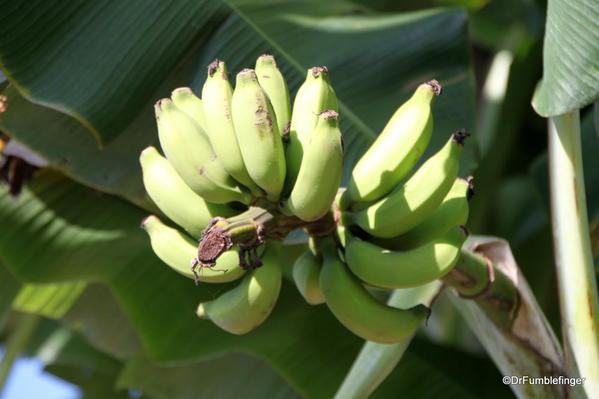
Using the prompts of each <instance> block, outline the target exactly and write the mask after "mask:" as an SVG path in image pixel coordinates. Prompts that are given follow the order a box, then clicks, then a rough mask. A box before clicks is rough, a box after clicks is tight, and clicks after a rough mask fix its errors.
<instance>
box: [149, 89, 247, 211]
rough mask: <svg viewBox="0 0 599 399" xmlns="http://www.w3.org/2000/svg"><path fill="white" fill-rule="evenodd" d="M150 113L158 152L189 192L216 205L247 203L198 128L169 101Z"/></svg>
mask: <svg viewBox="0 0 599 399" xmlns="http://www.w3.org/2000/svg"><path fill="white" fill-rule="evenodd" d="M154 109H155V111H156V120H157V123H158V137H159V139H160V145H161V147H162V150H163V151H164V153H165V155H166V157H167V158H168V160H169V162H170V163H171V165H173V168H174V169H175V170H176V171H177V173H178V174H179V176H181V178H182V179H183V181H185V183H187V185H188V186H189V187H190V188H191V189H192V190H193V191H195V192H196V193H198V194H199V195H201V196H202V197H203V198H204V199H205V200H206V201H209V202H213V203H216V204H223V203H226V202H233V201H239V202H243V203H246V204H247V203H249V201H250V200H251V196H250V195H249V194H247V193H245V192H242V191H241V190H240V189H239V188H237V187H234V185H233V184H234V182H233V181H232V180H231V179H230V177H228V175H227V174H226V172H225V171H224V169H223V167H222V165H221V164H220V162H219V160H218V158H217V157H216V156H215V154H214V152H213V151H212V147H211V146H210V142H209V140H208V137H207V136H206V135H205V132H204V131H203V130H202V128H201V127H200V125H198V124H197V123H196V122H195V121H194V120H193V119H191V118H190V117H189V116H188V115H187V114H186V113H185V112H183V111H181V110H180V109H179V108H177V107H176V106H175V104H173V102H172V101H171V100H169V99H162V100H160V101H158V102H157V103H156V105H155V106H154ZM223 179H224V180H225V183H226V180H227V179H229V182H230V184H225V185H220V184H217V182H216V181H215V180H221V181H222V180H223Z"/></svg>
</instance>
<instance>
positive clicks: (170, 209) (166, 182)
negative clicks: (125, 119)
mask: <svg viewBox="0 0 599 399" xmlns="http://www.w3.org/2000/svg"><path fill="white" fill-rule="evenodd" d="M139 162H140V163H141V169H142V173H143V182H144V186H145V188H146V191H147V192H148V194H149V195H150V198H152V200H153V201H154V203H155V204H156V205H157V206H158V208H159V209H160V210H161V211H162V212H164V214H165V215H166V216H168V217H169V219H171V220H172V221H173V222H175V223H177V224H178V225H179V226H181V227H183V228H184V229H185V230H187V231H188V232H189V233H190V234H191V235H193V236H195V237H199V236H200V235H201V233H202V230H203V229H204V228H205V227H206V225H207V224H208V222H209V221H210V220H211V219H212V218H213V217H215V216H222V217H229V216H233V214H234V211H233V210H232V209H230V208H229V207H227V206H225V205H217V204H211V203H209V202H206V201H205V200H204V199H203V198H202V197H200V196H198V195H197V194H196V193H194V192H193V190H192V189H191V188H189V186H188V185H187V184H185V182H184V181H183V179H181V177H180V176H179V175H178V174H177V172H176V171H175V169H173V167H172V165H171V164H170V163H169V162H168V161H167V160H166V158H164V157H163V156H162V155H160V154H159V153H158V151H157V150H156V148H154V147H148V148H146V149H145V150H143V151H142V152H141V155H140V156H139Z"/></svg>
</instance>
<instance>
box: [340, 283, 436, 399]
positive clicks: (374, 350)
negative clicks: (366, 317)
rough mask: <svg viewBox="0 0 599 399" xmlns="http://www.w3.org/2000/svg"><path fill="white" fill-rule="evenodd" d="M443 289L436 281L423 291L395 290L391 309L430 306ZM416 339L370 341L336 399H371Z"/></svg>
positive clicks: (363, 348) (389, 303) (389, 302)
mask: <svg viewBox="0 0 599 399" xmlns="http://www.w3.org/2000/svg"><path fill="white" fill-rule="evenodd" d="M441 286H442V285H441V283H439V282H438V281H433V282H432V283H429V284H425V285H422V286H420V287H415V288H407V289H402V290H395V291H393V293H392V294H391V296H390V297H389V300H388V301H387V305H389V306H393V307H397V308H409V307H412V306H415V305H416V304H424V305H427V306H430V304H431V303H432V301H433V299H434V298H436V297H437V295H438V294H439V291H440V290H441ZM412 338H413V335H412V336H410V337H409V338H407V339H405V340H403V341H401V342H398V343H395V344H378V343H376V342H370V341H366V343H365V344H364V346H363V347H362V349H361V350H360V353H359V354H358V357H356V360H355V361H354V364H353V365H352V367H351V369H350V371H349V373H348V374H347V375H346V376H345V379H344V380H343V383H342V384H341V386H340V387H339V390H338V391H337V393H336V394H335V398H334V399H363V398H367V397H369V396H370V394H371V393H372V392H374V391H375V389H377V388H378V386H379V385H380V384H381V383H382V382H383V381H384V380H385V378H386V377H387V376H388V375H389V374H390V373H391V372H392V371H393V369H394V368H395V366H396V365H397V364H398V363H399V361H400V360H401V358H402V356H403V354H404V353H405V351H406V349H407V348H408V346H409V345H410V342H411V341H412Z"/></svg>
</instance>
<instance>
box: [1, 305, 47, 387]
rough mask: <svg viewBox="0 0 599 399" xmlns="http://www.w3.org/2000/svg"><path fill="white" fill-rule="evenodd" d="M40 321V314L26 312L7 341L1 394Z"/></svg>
mask: <svg viewBox="0 0 599 399" xmlns="http://www.w3.org/2000/svg"><path fill="white" fill-rule="evenodd" d="M39 321H40V317H39V316H38V315H36V314H28V313H24V314H23V315H22V317H21V318H20V320H19V325H18V326H17V328H16V329H15V330H14V331H13V333H12V334H11V335H10V337H9V339H8V341H7V343H6V352H4V356H3V357H2V361H0V396H2V391H3V389H4V386H5V385H6V381H7V379H8V376H9V375H10V370H11V369H12V366H13V364H14V362H15V360H16V359H17V356H18V355H19V353H20V352H22V351H23V350H24V349H25V348H26V347H27V344H28V343H29V340H30V339H31V337H32V336H33V334H34V333H35V330H36V328H37V325H38V324H39Z"/></svg>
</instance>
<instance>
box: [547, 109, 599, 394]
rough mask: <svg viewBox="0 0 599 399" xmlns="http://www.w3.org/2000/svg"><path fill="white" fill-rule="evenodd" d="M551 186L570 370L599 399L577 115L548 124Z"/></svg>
mask: <svg viewBox="0 0 599 399" xmlns="http://www.w3.org/2000/svg"><path fill="white" fill-rule="evenodd" d="M549 181H550V191H551V193H550V198H551V219H552V224H553V246H554V251H555V265H556V268H557V277H558V282H559V284H558V288H559V295H560V307H561V313H562V328H563V335H564V352H565V353H566V368H567V370H568V372H569V373H570V374H571V375H572V376H576V375H579V376H580V377H583V378H586V381H585V383H584V390H585V391H586V393H587V396H588V397H589V398H597V397H599V323H598V321H597V312H598V310H599V309H598V307H599V306H598V301H597V284H596V281H595V272H594V270H593V258H592V254H591V243H590V236H589V225H588V222H587V220H588V218H587V207H586V199H585V192H584V175H583V168H582V154H581V148H580V117H579V112H578V110H576V111H573V112H570V113H567V114H564V115H559V116H553V117H550V118H549Z"/></svg>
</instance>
